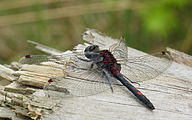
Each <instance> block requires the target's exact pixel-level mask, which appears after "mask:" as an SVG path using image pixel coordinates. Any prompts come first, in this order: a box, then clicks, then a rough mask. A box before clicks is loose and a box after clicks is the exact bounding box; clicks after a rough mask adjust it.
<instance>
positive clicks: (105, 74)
mask: <svg viewBox="0 0 192 120" xmlns="http://www.w3.org/2000/svg"><path fill="white" fill-rule="evenodd" d="M103 74H104V76H105V78H106V79H107V82H108V83H109V87H110V89H111V92H113V87H112V86H111V82H110V81H109V77H108V76H107V73H105V72H104V71H103Z"/></svg>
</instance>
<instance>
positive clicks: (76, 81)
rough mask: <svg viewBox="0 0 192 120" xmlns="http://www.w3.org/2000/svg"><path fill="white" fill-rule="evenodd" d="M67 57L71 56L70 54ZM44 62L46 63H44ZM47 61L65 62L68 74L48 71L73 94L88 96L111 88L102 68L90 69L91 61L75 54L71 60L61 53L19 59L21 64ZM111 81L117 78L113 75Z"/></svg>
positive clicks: (39, 63) (65, 70) (64, 65)
mask: <svg viewBox="0 0 192 120" xmlns="http://www.w3.org/2000/svg"><path fill="white" fill-rule="evenodd" d="M67 57H69V55H68V56H67ZM82 57H83V56H82ZM61 61H62V62H61ZM42 62H44V63H43V64H42ZM46 62H54V63H59V64H63V72H64V73H67V76H64V77H57V76H55V77H53V76H54V75H55V74H54V75H53V74H51V73H50V72H48V73H50V78H54V79H55V81H56V85H57V86H59V87H63V88H66V89H67V90H68V91H69V93H70V94H71V95H74V96H87V95H93V94H97V93H100V92H102V91H104V90H106V89H110V87H109V83H108V81H107V80H106V77H105V74H103V71H102V70H100V69H97V68H94V69H92V70H90V66H91V62H84V61H82V60H79V59H78V58H77V57H76V56H75V55H74V54H73V55H70V59H69V60H65V57H63V56H62V57H61V56H60V55H58V56H46V55H43V56H42V55H31V56H27V57H23V58H22V59H20V61H19V63H20V64H36V65H45V64H46ZM46 65H47V64H46ZM52 65H53V64H52ZM47 70H49V69H47ZM54 79H53V81H54ZM58 81H59V82H58ZM110 81H111V82H113V81H114V82H115V81H116V80H115V78H113V77H111V78H110ZM112 84H115V83H112Z"/></svg>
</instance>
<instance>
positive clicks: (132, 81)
mask: <svg viewBox="0 0 192 120" xmlns="http://www.w3.org/2000/svg"><path fill="white" fill-rule="evenodd" d="M121 75H122V76H123V77H124V78H125V79H127V80H128V81H129V82H130V83H136V84H138V85H139V86H140V84H139V83H138V82H133V81H131V80H130V79H129V78H127V77H126V76H125V75H123V74H121Z"/></svg>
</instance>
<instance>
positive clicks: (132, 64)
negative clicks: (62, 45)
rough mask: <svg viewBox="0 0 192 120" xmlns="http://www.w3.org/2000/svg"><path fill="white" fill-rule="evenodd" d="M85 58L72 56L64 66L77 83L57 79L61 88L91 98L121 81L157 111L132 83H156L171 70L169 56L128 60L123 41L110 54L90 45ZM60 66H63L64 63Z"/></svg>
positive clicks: (36, 59) (29, 60) (30, 59)
mask: <svg viewBox="0 0 192 120" xmlns="http://www.w3.org/2000/svg"><path fill="white" fill-rule="evenodd" d="M83 54H84V56H80V57H79V54H73V56H72V55H71V56H70V59H71V60H72V61H70V62H68V63H67V64H66V62H65V64H64V66H65V67H64V69H63V70H64V71H65V72H67V73H69V74H68V76H69V77H70V78H75V80H78V81H76V82H73V81H72V80H71V79H66V76H65V77H64V78H59V77H56V79H57V80H59V82H61V83H62V82H63V84H62V85H64V86H65V87H67V86H70V87H69V91H70V89H71V91H70V93H71V94H74V95H77V96H84V95H86V94H88V95H89V94H90V95H91V94H92V93H93V94H96V93H99V92H102V91H104V90H105V88H110V89H111V91H112V92H113V87H112V84H117V80H118V81H120V83H122V84H123V85H124V86H125V87H126V88H127V89H128V90H129V91H131V93H132V94H133V95H135V96H136V97H137V98H138V99H139V100H140V101H141V102H142V103H143V104H144V105H146V106H147V107H148V108H149V109H151V110H154V109H155V107H154V106H153V104H152V103H151V102H150V100H149V99H148V98H147V97H146V96H145V95H143V94H142V93H141V92H140V91H139V90H137V89H136V88H135V87H134V86H133V85H132V84H131V83H135V82H140V81H144V80H149V79H153V78H155V77H157V76H158V75H160V74H161V73H163V72H164V71H165V70H166V69H168V68H169V67H170V65H171V64H172V59H171V57H170V55H169V54H168V53H166V52H161V53H156V54H153V55H144V56H140V57H132V58H130V57H128V56H127V55H128V53H127V45H126V42H125V39H124V37H121V40H120V41H119V42H118V43H115V44H113V45H111V46H110V48H109V50H100V49H99V46H98V45H91V46H87V47H86V48H85V50H84V53H83ZM68 57H69V56H68ZM56 59H58V58H57V56H46V55H44V56H42V55H33V56H31V55H27V56H25V57H23V58H22V59H21V60H20V61H19V63H21V64H39V63H41V62H44V61H55V60H56ZM60 59H61V58H60ZM61 64H63V63H62V62H61ZM66 66H67V68H66ZM50 76H51V75H50ZM55 81H56V80H55ZM48 82H54V80H52V78H51V79H49V80H48ZM58 84H60V83H58ZM70 84H72V85H70ZM106 86H107V87H106ZM82 89H84V90H82ZM80 94H81V95H80Z"/></svg>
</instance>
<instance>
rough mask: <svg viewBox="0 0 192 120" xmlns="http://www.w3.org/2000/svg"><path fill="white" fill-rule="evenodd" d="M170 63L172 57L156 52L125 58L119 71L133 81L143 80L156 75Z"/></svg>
mask: <svg viewBox="0 0 192 120" xmlns="http://www.w3.org/2000/svg"><path fill="white" fill-rule="evenodd" d="M171 64H172V59H171V57H170V56H169V55H168V54H167V53H165V54H162V53H156V54H153V55H145V56H141V57H134V58H130V59H127V60H126V62H123V63H122V64H121V67H122V69H121V70H122V71H121V73H122V74H124V75H125V76H126V77H128V78H129V79H131V80H132V81H134V82H138V81H145V80H149V79H153V78H155V77H157V76H158V75H160V74H161V73H163V72H164V71H165V70H167V68H169V67H170V66H171Z"/></svg>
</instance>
